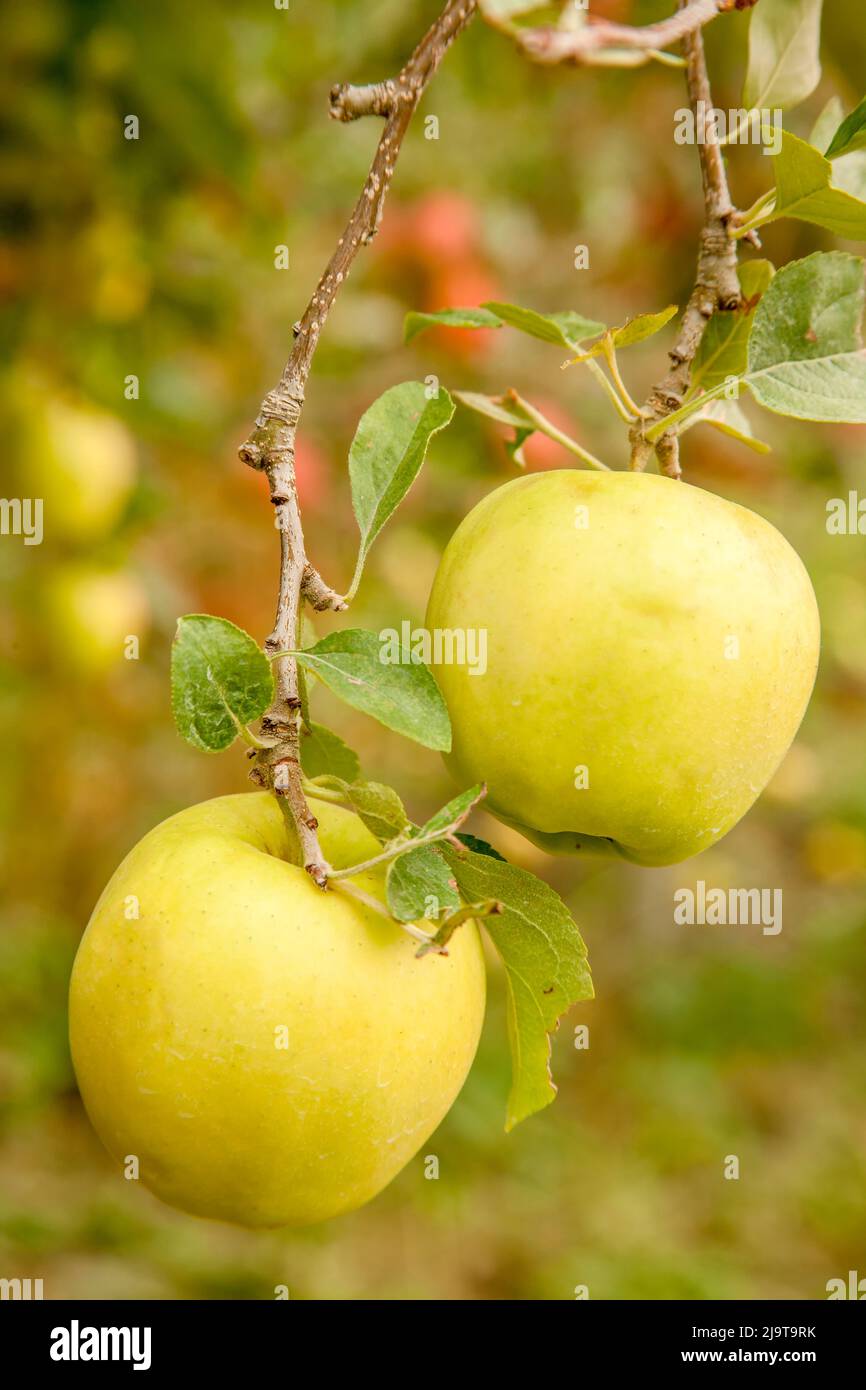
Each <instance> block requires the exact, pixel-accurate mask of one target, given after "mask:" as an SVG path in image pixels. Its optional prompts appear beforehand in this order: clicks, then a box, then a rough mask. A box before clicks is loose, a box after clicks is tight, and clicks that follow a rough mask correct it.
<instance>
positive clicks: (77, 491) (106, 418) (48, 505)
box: [18, 388, 138, 544]
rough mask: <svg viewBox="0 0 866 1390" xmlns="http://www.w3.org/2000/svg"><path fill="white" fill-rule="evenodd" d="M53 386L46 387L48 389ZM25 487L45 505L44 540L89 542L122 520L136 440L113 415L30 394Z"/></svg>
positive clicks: (23, 452) (22, 439) (22, 438)
mask: <svg viewBox="0 0 866 1390" xmlns="http://www.w3.org/2000/svg"><path fill="white" fill-rule="evenodd" d="M47 389H48V388H45V390H46V391H47ZM27 400H29V402H30V404H29V409H28V410H27V412H26V418H24V419H22V420H21V425H20V432H19V436H18V445H19V449H20V456H21V464H20V475H21V476H20V486H21V487H22V489H23V490H24V491H25V493H26V494H27V495H28V496H32V497H40V498H42V500H43V503H44V509H45V511H44V515H45V520H44V526H45V539H46V541H47V542H48V543H49V544H51V543H53V542H54V541H55V540H56V539H57V538H58V537H59V538H61V539H62V540H65V541H71V542H73V543H76V544H87V543H90V542H92V541H95V540H98V539H100V538H101V537H103V536H105V535H106V534H107V533H108V532H110V531H111V530H112V529H113V527H114V526H115V525H116V524H117V522H118V521H119V520H120V517H121V515H122V514H123V511H124V508H125V507H126V504H127V502H128V500H129V496H130V494H131V492H132V489H133V487H134V486H135V481H136V474H137V470H138V465H137V461H136V449H135V442H134V440H133V438H132V435H131V434H130V433H129V431H128V430H127V429H125V428H124V426H123V425H122V424H121V423H120V421H119V420H116V419H115V418H114V416H112V415H108V414H106V413H105V412H104V411H101V410H94V409H93V408H92V407H90V406H85V405H81V404H79V403H77V402H72V401H67V400H66V399H64V398H61V397H58V396H48V398H47V399H46V396H45V393H44V392H40V393H38V394H37V393H36V391H35V388H34V389H33V393H32V396H28V395H27V393H26V392H25V393H24V395H23V396H22V401H21V405H22V414H23V413H24V412H23V405H24V402H25V401H27Z"/></svg>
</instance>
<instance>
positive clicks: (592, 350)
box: [572, 304, 677, 362]
mask: <svg viewBox="0 0 866 1390" xmlns="http://www.w3.org/2000/svg"><path fill="white" fill-rule="evenodd" d="M676 312H677V305H676V304H669V305H668V307H667V308H666V309H662V310H660V312H659V313H657V314H636V315H635V317H634V318H633V319H627V320H626V322H625V323H623V324H621V325H620V326H619V328H608V329H607V330H606V331H605V332H604V333H603V334H602V336H601V337H600V338H599V340H598V342H596V343H593V344H592V345H591V347H589V348H587V350H586V351H585V352H582V353H581V354H580V356H579V357H575V358H573V359H572V362H588V361H589V360H590V358H592V357H601V356H602V355H603V354H604V352H605V351H606V349H607V346H608V343H612V344H613V346H614V347H615V348H618V347H631V346H632V344H633V343H642V342H643V341H644V339H646V338H651V337H652V336H653V334H654V333H658V331H659V329H660V328H664V326H665V324H666V323H669V322H670V320H671V319H672V318H673V316H674V314H675V313H676Z"/></svg>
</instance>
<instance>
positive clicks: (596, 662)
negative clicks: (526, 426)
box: [427, 470, 819, 864]
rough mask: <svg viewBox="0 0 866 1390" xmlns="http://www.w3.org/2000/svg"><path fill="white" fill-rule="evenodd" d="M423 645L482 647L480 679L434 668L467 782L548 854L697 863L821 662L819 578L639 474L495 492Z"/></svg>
mask: <svg viewBox="0 0 866 1390" xmlns="http://www.w3.org/2000/svg"><path fill="white" fill-rule="evenodd" d="M427 628H428V630H429V631H431V632H433V631H435V630H437V629H438V630H440V631H442V632H445V631H448V630H451V631H455V630H456V631H457V632H463V633H464V640H465V634H466V632H467V630H471V629H475V630H476V632H475V634H474V638H475V647H473V650H477V649H478V642H479V640H480V636H479V635H480V634H486V644H487V646H486V669H482V668H483V667H484V666H485V663H481V662H477V661H476V662H475V663H474V666H473V665H472V664H467V663H465V662H464V663H463V664H459V662H455V663H454V664H447V662H446V661H443V663H442V664H439V665H437V666H435V667H434V670H435V675H436V679H437V681H438V682H439V685H440V687H441V689H442V693H443V695H444V697H445V701H446V703H447V705H448V710H449V713H450V715H451V724H452V729H453V745H452V752H451V755H450V759H449V762H450V766H451V767H452V769H453V770H454V772H455V774H456V776H457V777H458V778H459V780H460V781H461V782H462V783H463V784H464V785H468V784H471V783H473V782H480V781H485V782H486V783H487V786H488V801H487V803H486V805H487V806H488V807H489V809H490V810H492V811H493V812H494V814H496V815H498V816H499V817H500V818H501V819H502V820H504V821H506V822H507V823H508V824H511V825H515V826H516V827H517V828H518V829H520V830H522V831H523V832H524V833H525V834H526V835H527V836H528V837H529V838H530V839H532V840H533V841H535V842H536V843H538V844H541V845H542V846H543V847H544V848H547V849H550V850H552V851H574V850H579V849H581V848H592V849H602V850H606V851H608V852H611V851H612V852H618V853H620V854H622V855H624V856H625V857H626V858H628V859H632V860H635V861H636V862H637V863H640V864H671V863H676V862H677V861H678V860H681V859H685V858H687V857H688V856H689V855H692V854H697V853H698V852H699V851H700V850H702V849H706V848H707V846H708V845H711V844H713V843H714V842H715V841H716V840H718V839H720V838H721V837H722V836H723V835H724V834H725V833H726V832H727V831H728V830H730V828H731V826H733V825H735V824H736V823H737V821H738V820H739V819H740V817H741V816H742V815H743V814H744V813H745V812H746V811H747V810H748V809H749V807H750V806H751V805H752V803H753V802H754V800H755V799H756V797H757V796H758V795H759V794H760V792H761V790H762V789H763V787H764V786H765V785H766V783H767V781H768V780H769V778H770V777H771V776H772V774H773V772H774V771H775V770H776V768H777V766H778V765H779V763H780V761H781V759H782V758H783V756H784V754H785V752H786V750H787V748H788V746H789V745H790V743H791V740H792V739H793V737H794V735H795V733H796V731H797V728H798V726H799V724H800V720H801V719H802V717H803V714H804V712H805V709H806V706H807V704H808V701H809V696H810V693H811V690H812V685H813V683H814V679H815V670H816V666H817V661H818V648H819V623H818V611H817V607H816V603H815V596H814V593H813V591H812V586H811V583H810V582H809V576H808V575H807V573H806V571H805V569H804V568H803V565H802V564H801V562H800V560H799V558H798V556H797V555H796V553H795V552H794V551H793V550H792V549H791V547H790V545H789V544H788V542H787V541H786V540H785V539H784V538H783V537H782V536H781V535H780V534H779V532H778V531H776V530H775V529H774V528H773V527H772V526H771V525H770V524H769V522H767V521H765V520H764V519H763V518H762V517H760V516H756V515H755V514H754V513H753V512H751V511H748V510H747V509H746V508H744V507H740V506H737V505H736V504H735V503H732V502H728V501H725V500H724V499H723V498H721V497H717V496H715V495H714V494H712V493H708V492H704V491H702V490H701V489H699V488H696V487H690V486H688V485H687V484H685V483H679V482H674V481H673V480H672V479H670V478H666V477H661V476H658V475H656V474H643V473H613V472H611V473H589V472H579V471H575V470H566V471H559V472H552V473H544V474H536V475H532V476H528V477H523V478H519V479H516V480H515V481H513V482H510V483H507V484H506V485H505V486H504V487H501V488H499V489H498V490H497V491H496V492H493V493H491V494H490V495H489V496H488V497H486V498H485V499H484V500H483V501H482V502H481V503H479V505H478V506H477V507H475V509H474V510H473V511H472V512H470V514H469V516H467V517H466V519H465V520H464V521H463V523H462V524H461V525H460V526H459V527H458V529H457V532H456V534H455V535H454V537H453V538H452V540H451V541H450V543H449V545H448V547H447V549H446V551H445V554H444V556H443V559H442V562H441V565H440V567H439V571H438V574H437V576H436V580H435V582H434V585H433V591H432V594H431V597H430V603H429V607H428V611H427ZM467 645H468V644H467ZM446 650H447V648H446V644H445V643H444V642H443V643H442V644H441V647H440V654H445V653H446ZM459 650H460V649H459V646H457V645H456V644H453V643H452V646H451V648H450V651H451V655H452V656H453V655H454V654H455V653H456V654H457V655H458V656H459Z"/></svg>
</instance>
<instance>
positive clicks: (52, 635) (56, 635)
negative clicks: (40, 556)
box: [42, 561, 150, 676]
mask: <svg viewBox="0 0 866 1390" xmlns="http://www.w3.org/2000/svg"><path fill="white" fill-rule="evenodd" d="M42 597H43V610H44V624H45V630H46V634H47V635H48V637H49V639H50V642H51V645H52V650H55V651H58V652H60V653H61V654H62V656H63V659H64V661H66V662H68V663H69V664H70V666H71V667H72V668H73V669H74V670H76V671H78V672H79V673H80V674H82V675H84V676H101V675H104V674H105V673H106V672H107V671H109V670H110V669H111V668H112V667H113V666H117V665H119V664H120V663H121V662H122V661H124V660H125V650H126V642H127V639H128V638H130V637H137V638H138V639H139V641H140V640H141V638H142V637H143V636H144V635H145V633H146V632H147V630H148V628H149V626H150V602H149V599H148V596H147V592H146V590H145V588H144V586H143V584H142V583H141V580H140V579H139V578H138V577H137V575H135V574H134V573H132V572H130V571H129V570H122V569H104V568H101V567H98V566H95V565H90V564H84V563H79V562H77V561H76V562H73V563H70V564H62V565H58V566H57V567H56V568H55V569H53V570H51V572H50V573H49V574H48V575H47V576H46V579H45V582H44V588H43V595H42Z"/></svg>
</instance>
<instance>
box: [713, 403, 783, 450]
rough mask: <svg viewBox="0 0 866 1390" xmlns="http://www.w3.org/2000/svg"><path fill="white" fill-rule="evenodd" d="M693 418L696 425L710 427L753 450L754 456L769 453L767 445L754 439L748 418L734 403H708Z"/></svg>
mask: <svg viewBox="0 0 866 1390" xmlns="http://www.w3.org/2000/svg"><path fill="white" fill-rule="evenodd" d="M695 418H696V420H697V423H698V424H704V425H712V426H713V427H714V429H717V430H720V431H721V433H722V434H727V435H730V437H731V438H732V439H736V440H738V441H739V443H740V444H745V445H746V447H747V448H749V449H753V450H754V452H755V453H756V454H769V453H771V449H770V446H769V444H765V443H764V441H763V439H756V438H755V436H754V434H753V433H752V426H751V424H750V422H749V418H748V416H747V415H746V414H745V412H744V411H743V409H742V407H741V406H740V405H738V404H737V402H736V401H726V400H716V401H708V402H707V404H706V406H705V407H704V409H703V410H702V411H701V413H700V415H698V416H696V417H695Z"/></svg>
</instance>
